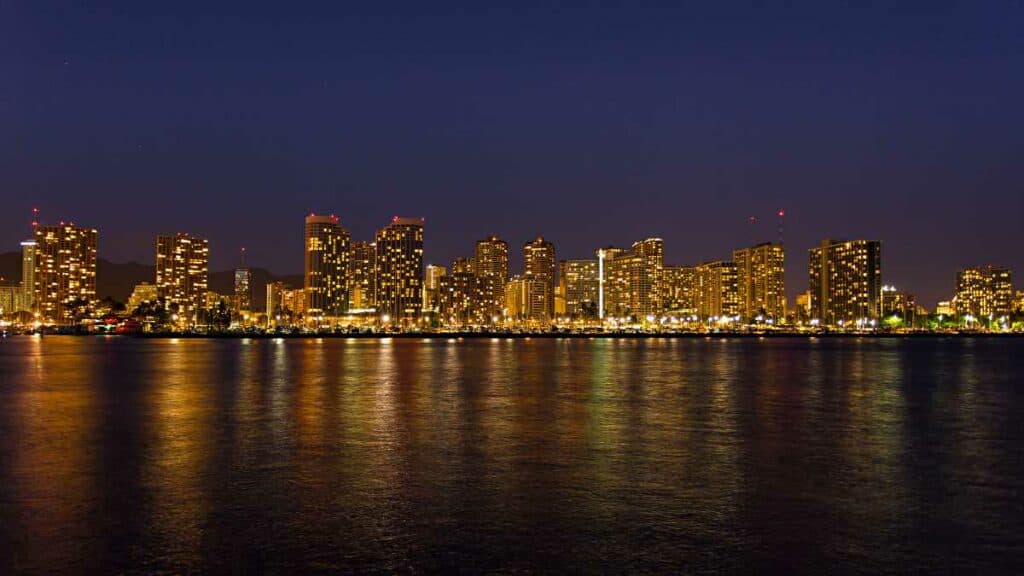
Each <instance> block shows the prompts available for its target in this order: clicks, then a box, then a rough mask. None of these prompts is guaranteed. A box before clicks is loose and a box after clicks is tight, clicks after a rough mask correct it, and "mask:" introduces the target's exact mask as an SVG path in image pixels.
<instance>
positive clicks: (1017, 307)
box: [1013, 290, 1024, 314]
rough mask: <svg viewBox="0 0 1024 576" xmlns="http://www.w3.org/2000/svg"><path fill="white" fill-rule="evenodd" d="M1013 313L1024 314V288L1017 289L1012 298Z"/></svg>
mask: <svg viewBox="0 0 1024 576" xmlns="http://www.w3.org/2000/svg"><path fill="white" fill-rule="evenodd" d="M1013 313H1014V314H1024V290H1018V291H1017V295H1016V296H1014V298H1013Z"/></svg>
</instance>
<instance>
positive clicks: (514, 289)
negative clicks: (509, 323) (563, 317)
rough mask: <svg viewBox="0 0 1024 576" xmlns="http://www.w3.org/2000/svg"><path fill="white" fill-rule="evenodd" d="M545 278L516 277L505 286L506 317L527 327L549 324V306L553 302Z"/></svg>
mask: <svg viewBox="0 0 1024 576" xmlns="http://www.w3.org/2000/svg"><path fill="white" fill-rule="evenodd" d="M548 290H549V284H548V282H547V280H546V279H544V278H535V277H532V276H515V277H514V278H512V279H511V280H509V281H508V283H507V284H506V285H505V315H506V316H508V317H509V318H511V319H512V320H515V321H518V322H520V323H523V324H527V325H534V326H539V325H543V324H546V323H548V322H549V321H550V320H551V316H550V315H549V314H548V310H547V306H548V304H549V303H551V301H552V300H553V298H552V294H551V293H550V292H549V291H548Z"/></svg>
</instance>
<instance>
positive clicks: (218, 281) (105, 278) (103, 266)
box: [0, 252, 303, 311]
mask: <svg viewBox="0 0 1024 576" xmlns="http://www.w3.org/2000/svg"><path fill="white" fill-rule="evenodd" d="M250 270H251V271H252V288H253V308H255V309H256V310H257V311H262V310H263V309H264V308H265V307H266V294H267V288H266V287H267V284H269V283H271V282H278V281H280V282H284V283H285V284H288V285H289V286H292V287H294V288H300V287H301V286H302V281H303V277H302V274H285V275H277V274H274V273H272V272H270V271H269V270H266V269H264V268H250ZM0 278H2V279H3V281H4V282H9V283H16V282H20V281H21V253H20V252H4V253H0ZM155 279H156V267H155V266H153V265H151V264H139V263H138V262H111V261H109V260H104V259H103V258H100V259H99V261H98V262H97V263H96V292H97V295H98V296H99V297H100V298H106V297H107V296H110V297H111V298H113V299H114V300H118V301H120V302H126V301H127V300H128V296H130V295H131V293H132V290H133V289H134V288H135V285H136V284H139V283H142V282H150V283H152V282H153V281H154V280H155ZM210 290H212V291H214V292H218V293H220V294H232V293H234V290H235V271H234V270H220V271H217V272H210Z"/></svg>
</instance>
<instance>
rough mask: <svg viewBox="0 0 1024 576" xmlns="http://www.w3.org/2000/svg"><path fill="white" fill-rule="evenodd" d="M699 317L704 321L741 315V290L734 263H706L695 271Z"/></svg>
mask: <svg viewBox="0 0 1024 576" xmlns="http://www.w3.org/2000/svg"><path fill="white" fill-rule="evenodd" d="M695 282H696V300H697V315H698V316H700V317H701V318H702V319H705V320H706V319H709V318H713V317H719V318H720V317H722V316H728V317H732V316H735V315H736V314H738V313H739V290H738V287H737V284H736V264H735V263H733V262H724V261H717V262H705V263H704V264H700V265H698V266H697V267H696V269H695Z"/></svg>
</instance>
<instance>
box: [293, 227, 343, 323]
mask: <svg viewBox="0 0 1024 576" xmlns="http://www.w3.org/2000/svg"><path fill="white" fill-rule="evenodd" d="M348 259H349V234H348V231H346V230H345V229H344V228H342V227H341V224H339V223H338V217H337V216H335V215H333V214H332V215H330V216H318V215H316V214H310V215H309V216H306V267H305V280H304V282H303V291H304V293H305V295H306V298H307V299H308V302H307V305H306V309H307V313H308V314H309V316H310V317H314V316H338V315H341V314H344V313H346V312H348V308H349V294H348V289H349V279H348V267H349V266H348Z"/></svg>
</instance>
